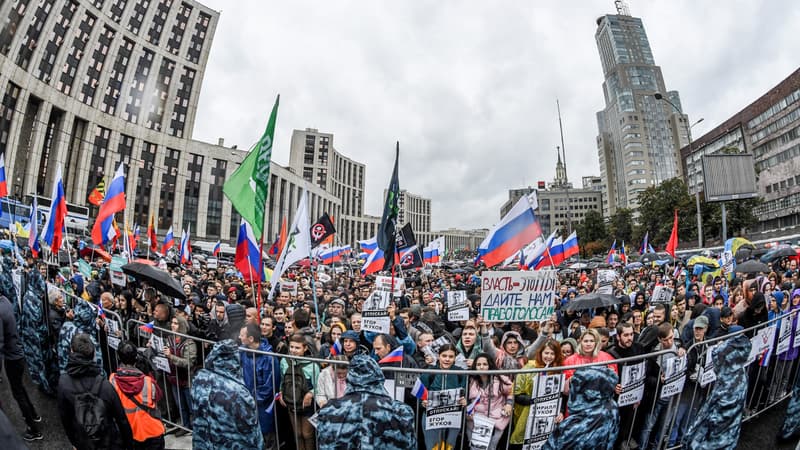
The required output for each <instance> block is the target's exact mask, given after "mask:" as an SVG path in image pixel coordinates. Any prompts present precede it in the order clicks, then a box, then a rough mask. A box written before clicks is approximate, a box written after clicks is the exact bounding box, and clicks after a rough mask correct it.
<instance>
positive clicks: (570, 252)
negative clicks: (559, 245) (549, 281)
mask: <svg viewBox="0 0 800 450" xmlns="http://www.w3.org/2000/svg"><path fill="white" fill-rule="evenodd" d="M578 253H580V248H579V247H578V234H577V233H576V232H574V231H573V232H572V234H570V235H569V236H567V240H566V241H564V259H568V258H571V257H573V256H575V255H577V254H578Z"/></svg>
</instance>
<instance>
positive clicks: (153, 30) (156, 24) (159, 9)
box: [147, 0, 172, 45]
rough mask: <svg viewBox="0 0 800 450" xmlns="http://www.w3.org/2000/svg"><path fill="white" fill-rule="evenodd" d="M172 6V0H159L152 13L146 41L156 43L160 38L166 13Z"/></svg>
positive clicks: (165, 21)
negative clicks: (151, 21)
mask: <svg viewBox="0 0 800 450" xmlns="http://www.w3.org/2000/svg"><path fill="white" fill-rule="evenodd" d="M171 7H172V0H160V1H159V2H158V6H156V13H155V14H154V15H153V23H152V24H151V25H150V31H148V32H147V42H150V43H151V44H153V45H158V42H159V41H160V40H161V33H162V32H163V31H164V24H166V23H167V15H168V14H169V9H170V8H171Z"/></svg>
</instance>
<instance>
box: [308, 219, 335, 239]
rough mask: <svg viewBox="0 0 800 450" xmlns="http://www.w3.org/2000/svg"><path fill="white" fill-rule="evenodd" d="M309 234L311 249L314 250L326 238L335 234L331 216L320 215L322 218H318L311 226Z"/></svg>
mask: <svg viewBox="0 0 800 450" xmlns="http://www.w3.org/2000/svg"><path fill="white" fill-rule="evenodd" d="M310 233H311V248H316V247H317V246H318V245H319V244H320V242H322V241H324V240H325V238H326V237H328V236H330V235H332V234H333V233H336V228H334V227H333V221H332V220H331V216H329V215H328V213H324V214H322V217H320V218H319V220H317V221H316V222H315V223H314V225H311V229H310Z"/></svg>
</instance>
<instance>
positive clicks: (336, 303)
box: [330, 298, 345, 307]
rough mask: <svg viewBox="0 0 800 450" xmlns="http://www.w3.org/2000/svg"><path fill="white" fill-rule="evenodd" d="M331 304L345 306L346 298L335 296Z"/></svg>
mask: <svg viewBox="0 0 800 450" xmlns="http://www.w3.org/2000/svg"><path fill="white" fill-rule="evenodd" d="M330 304H331V305H341V306H342V307H344V306H345V304H344V300H342V299H340V298H335V299H333V300H331V303H330Z"/></svg>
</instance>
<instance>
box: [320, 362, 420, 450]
mask: <svg viewBox="0 0 800 450" xmlns="http://www.w3.org/2000/svg"><path fill="white" fill-rule="evenodd" d="M383 382H384V376H383V373H382V372H381V369H380V367H379V366H378V363H377V362H375V361H374V360H373V359H371V358H370V357H369V356H367V355H357V356H355V357H353V359H352V360H351V361H350V369H349V370H348V372H347V390H346V391H345V395H344V397H342V398H338V399H334V400H331V401H329V402H328V403H327V404H326V405H325V406H324V407H323V408H322V409H321V410H320V411H319V417H318V419H319V420H318V424H319V425H318V428H317V437H318V442H319V447H320V448H336V449H364V450H367V449H390V448H391V449H415V448H417V442H416V436H415V435H414V433H413V432H410V430H413V429H414V413H413V411H412V410H411V408H410V407H408V406H407V405H404V404H402V403H400V402H398V401H395V400H392V398H391V397H389V395H388V394H387V393H386V390H385V389H384V387H383Z"/></svg>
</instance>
